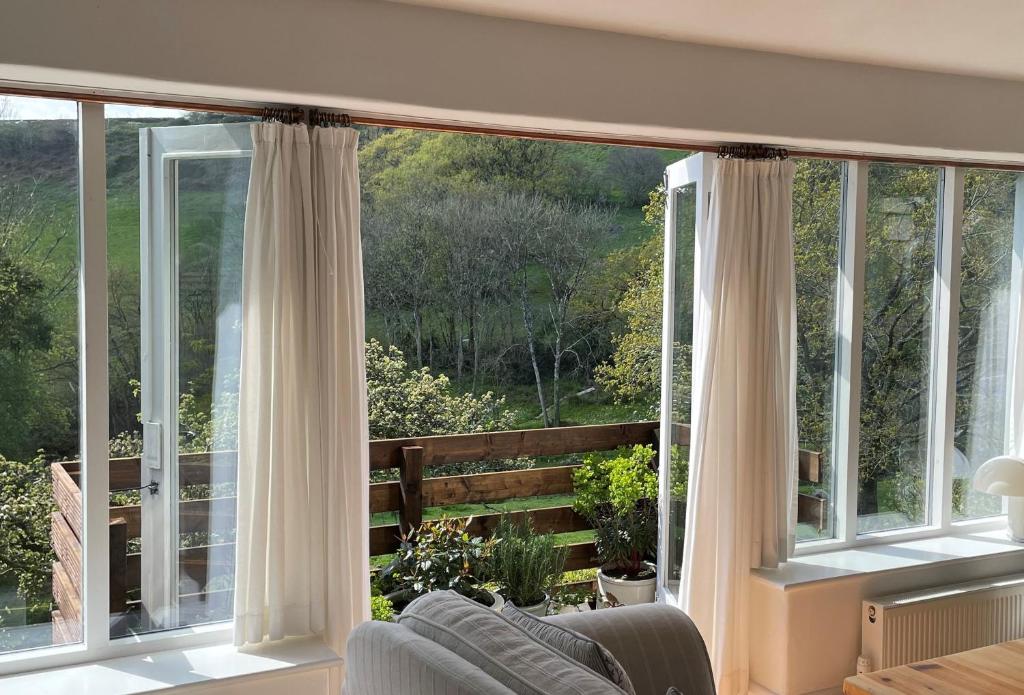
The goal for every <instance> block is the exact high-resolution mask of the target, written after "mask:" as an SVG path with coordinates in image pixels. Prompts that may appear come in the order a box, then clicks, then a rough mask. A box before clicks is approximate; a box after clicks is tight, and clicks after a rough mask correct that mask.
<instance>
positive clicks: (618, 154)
mask: <svg viewBox="0 0 1024 695" xmlns="http://www.w3.org/2000/svg"><path fill="white" fill-rule="evenodd" d="M606 168H607V171H608V175H609V176H610V177H611V178H612V180H613V181H614V184H615V187H616V188H618V189H619V190H620V191H622V197H623V203H625V204H626V205H629V206H635V205H642V204H644V203H646V202H647V195H648V193H650V191H651V189H652V188H654V187H655V186H657V185H658V182H659V181H661V176H662V172H663V171H664V169H665V164H664V162H663V161H662V159H661V156H660V155H659V154H658V153H657V152H656V151H655V150H649V149H645V148H642V147H616V148H614V149H612V150H611V152H609V153H608V162H607V164H606Z"/></svg>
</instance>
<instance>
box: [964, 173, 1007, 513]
mask: <svg viewBox="0 0 1024 695" xmlns="http://www.w3.org/2000/svg"><path fill="white" fill-rule="evenodd" d="M1016 185H1017V175H1016V174H1011V173H1007V172H999V171H986V170H968V171H967V172H966V177H965V182H964V226H963V260H962V262H961V269H960V321H959V333H958V343H957V380H956V425H955V428H954V450H953V457H954V458H953V520H954V521H963V520H965V519H976V518H979V517H983V516H992V515H994V514H1000V513H1002V509H1003V503H1002V498H1000V497H995V496H992V495H986V494H984V493H982V492H978V491H976V490H974V488H973V487H972V486H971V478H972V477H973V475H974V472H975V471H976V470H977V469H978V467H979V466H980V465H981V464H983V463H985V461H987V460H988V459H990V458H992V457H993V456H999V455H1001V454H1005V453H1007V440H1006V435H1007V429H1006V418H1007V398H1008V395H1009V394H1008V389H1007V387H1008V383H1009V373H1008V371H1007V363H1008V359H1009V357H1010V354H1011V353H1010V351H1011V349H1012V345H1011V343H1010V340H1009V327H1010V322H1009V321H1007V317H1008V316H1009V315H1010V272H1011V265H1012V260H1013V216H1014V195H1015V191H1016Z"/></svg>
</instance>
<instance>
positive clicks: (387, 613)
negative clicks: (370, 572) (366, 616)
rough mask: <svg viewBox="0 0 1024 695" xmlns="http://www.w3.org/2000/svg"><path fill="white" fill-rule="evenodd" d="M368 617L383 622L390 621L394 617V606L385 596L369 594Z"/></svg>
mask: <svg viewBox="0 0 1024 695" xmlns="http://www.w3.org/2000/svg"><path fill="white" fill-rule="evenodd" d="M370 617H371V619H372V620H381V621H383V622H385V623H390V622H391V621H392V619H393V618H394V617H395V607H394V605H392V603H391V601H390V600H389V599H388V598H387V597H385V596H371V597H370Z"/></svg>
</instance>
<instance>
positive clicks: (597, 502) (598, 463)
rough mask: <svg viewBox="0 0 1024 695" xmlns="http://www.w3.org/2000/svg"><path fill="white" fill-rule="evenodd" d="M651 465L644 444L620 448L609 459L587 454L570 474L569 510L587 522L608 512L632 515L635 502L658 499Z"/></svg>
mask: <svg viewBox="0 0 1024 695" xmlns="http://www.w3.org/2000/svg"><path fill="white" fill-rule="evenodd" d="M653 463H654V448H653V447H651V446H649V445H645V444H637V445H635V446H633V447H631V448H630V447H621V448H619V449H616V450H615V452H614V453H613V454H612V455H611V456H609V455H608V454H587V455H586V456H585V457H584V458H583V465H582V466H580V467H579V468H577V469H576V471H575V472H574V473H573V488H574V490H575V492H576V501H575V502H574V503H573V508H574V509H576V511H577V512H579V513H580V514H581V515H583V516H585V517H588V518H591V517H593V516H595V515H606V514H608V513H609V512H611V513H614V514H615V515H618V516H623V515H627V514H630V513H632V512H633V509H634V508H635V507H636V503H637V502H638V501H640V500H642V499H652V498H653V499H656V498H657V497H658V474H657V473H656V472H655V470H654V468H653V467H652V464H653ZM603 507H610V509H602V508H603Z"/></svg>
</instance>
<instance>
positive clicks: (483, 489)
mask: <svg viewBox="0 0 1024 695" xmlns="http://www.w3.org/2000/svg"><path fill="white" fill-rule="evenodd" d="M657 433H658V423H657V422H636V423H623V424H612V425H586V426H581V427H562V428H553V429H541V430H517V431H512V432H487V433H479V434H459V435H441V436H436V437H412V438H407V439H388V440H378V441H373V442H370V452H369V454H370V456H369V460H370V470H371V471H379V470H386V469H397V470H398V480H397V481H393V482H382V483H372V484H371V485H370V508H369V510H368V511H369V512H370V513H379V512H397V516H398V523H397V524H387V525H379V526H372V527H371V528H370V554H371V555H382V554H386V553H390V552H393V551H394V550H396V549H397V548H398V545H399V536H400V535H401V534H402V533H403V532H404V531H407V530H408V529H410V528H414V527H416V526H418V525H419V524H420V523H421V522H422V520H423V518H424V510H425V509H427V508H430V507H444V506H448V505H458V504H481V503H488V502H501V501H504V500H509V499H514V498H530V497H538V496H542V495H562V494H570V493H572V489H573V488H572V475H573V471H574V470H575V469H576V468H577V467H578V466H577V465H560V466H552V467H545V468H532V469H526V470H513V471H506V472H499V473H479V474H473V475H457V476H447V477H438V478H432V477H429V476H427V475H425V473H429V470H430V468H431V467H434V466H440V465H444V464H451V463H470V462H479V461H491V460H501V459H515V458H523V457H531V458H532V457H543V456H561V455H568V454H582V453H588V452H594V451H610V450H613V449H617V448H618V447H620V446H630V445H634V444H651V445H656V444H657ZM674 439H675V443H677V444H682V445H687V444H688V443H689V427H688V426H687V425H679V426H678V429H677V431H676V433H675V437H674ZM236 466H237V456H236V454H235V452H214V453H201V454H184V455H182V456H181V457H180V458H179V481H180V483H179V484H180V486H181V487H185V486H190V485H209V484H210V483H211V482H219V481H233V480H234V479H235V468H236ZM140 469H141V460H140V459H139V458H115V459H111V460H110V487H111V489H119V488H129V487H138V486H139V485H140V484H141V479H140ZM799 471H800V478H801V480H802V481H809V482H812V483H817V482H821V477H822V470H821V456H820V454H818V453H815V452H810V451H801V452H800V457H799ZM79 473H80V464H79V463H78V462H77V461H72V462H65V463H55V464H53V466H52V474H53V489H54V500H55V502H56V507H57V511H55V512H54V514H53V519H52V526H53V530H52V536H53V546H54V550H55V554H56V556H57V560H56V561H55V562H54V566H53V593H54V598H55V602H56V604H57V606H58V609H57V610H56V611H54V614H53V615H54V622H53V624H54V638H55V640H57V639H58V638H59V639H60V641H61V642H67V641H72V640H76V639H80V634H79V633H80V627H79V625H80V616H81V598H80V593H79V592H80V587H81V567H82V562H81V552H82V551H81V538H82V532H81V523H82V514H81V509H82V499H81V491H80V490H79V480H78V478H79ZM826 510H827V500H824V499H819V498H817V497H814V496H810V495H800V496H799V501H798V519H799V521H801V522H803V523H808V524H812V525H815V526H817V527H819V528H820V527H821V525H822V524H823V523H824V522H825V519H826ZM514 516H517V517H520V518H522V517H524V516H529V517H530V518H532V520H533V523H534V525H535V527H536V528H537V529H538V531H541V532H556V533H563V532H569V531H581V530H586V529H588V528H590V527H589V525H588V523H587V521H586V520H585V519H583V518H582V517H580V516H579V515H578V514H576V512H575V511H574V510H573V509H572V507H571V506H569V505H562V506H555V507H546V508H539V509H532V510H529V511H521V512H515V513H514ZM500 517H501V515H500V514H498V513H492V514H481V515H476V516H474V517H473V521H472V529H473V531H474V532H475V533H479V534H482V535H487V534H489V533H490V532H491V531H492V529H493V528H494V527H495V525H496V524H497V522H498V520H499V518H500ZM234 519H235V498H234V497H233V496H222V497H211V498H207V499H195V500H189V501H183V502H181V503H179V519H178V523H179V528H180V531H181V532H182V533H198V534H203V533H208V532H210V531H212V530H216V529H225V528H228V529H233V528H234ZM141 526H142V515H141V509H140V507H139V505H127V506H118V507H111V508H110V548H111V572H110V575H111V612H112V613H123V612H126V611H132V610H138V609H140V608H141V606H140V604H139V601H138V600H137V599H133V598H132V597H133V596H134V595H135V594H136V593H137V591H138V589H139V586H140V580H141V555H140V554H139V553H128V552H127V550H128V542H129V539H134V538H138V537H140V536H141ZM178 557H179V570H180V573H181V576H182V577H183V578H184V579H185V580H186V581H185V582H184V583H183V585H182V587H181V588H180V591H181V593H180V594H179V604H180V617H181V619H182V621H190V622H191V621H192V620H191V619H192V618H193V617H194V616H197V615H200V614H201V613H202V612H204V611H209V610H210V609H211V608H215V607H223V608H226V607H228V606H230V603H231V590H230V589H218V590H214V591H209V590H207V587H208V586H209V585H210V583H211V582H213V581H215V580H218V579H220V580H228V579H229V578H230V576H231V574H232V572H233V566H234V543H231V542H224V543H217V544H209V545H200V546H197V547H188V548H182V549H181V550H179V552H178ZM596 564H597V557H596V551H595V548H594V544H593V543H591V542H586V543H576V544H572V545H570V550H569V559H568V568H569V569H582V568H589V567H594V566H596ZM221 583H223V581H222V582H221ZM197 588H198V590H196V589H197Z"/></svg>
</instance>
